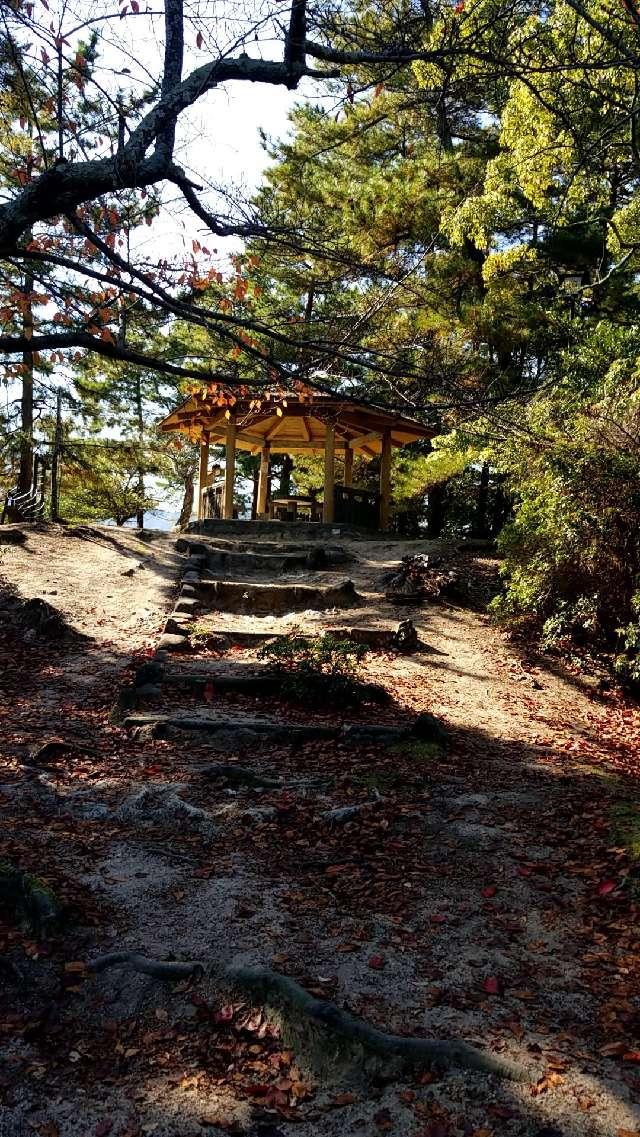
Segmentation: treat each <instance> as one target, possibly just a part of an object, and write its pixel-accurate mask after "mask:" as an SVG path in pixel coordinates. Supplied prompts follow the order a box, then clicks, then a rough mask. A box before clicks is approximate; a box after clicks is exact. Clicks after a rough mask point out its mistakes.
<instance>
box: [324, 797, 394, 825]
mask: <svg viewBox="0 0 640 1137" xmlns="http://www.w3.org/2000/svg"><path fill="white" fill-rule="evenodd" d="M383 800H384V799H383V798H381V797H377V798H372V799H371V801H363V802H360V804H359V805H342V806H338V807H337V808H336V809H328V810H327V811H326V813H322V814H321V815H320V816H321V820H322V821H328V822H329V825H344V824H345V823H346V822H347V821H353V819H354V817H357V816H358V814H360V813H362V812H364V811H366V810H369V809H374V808H375V807H376V806H378V805H382V803H383Z"/></svg>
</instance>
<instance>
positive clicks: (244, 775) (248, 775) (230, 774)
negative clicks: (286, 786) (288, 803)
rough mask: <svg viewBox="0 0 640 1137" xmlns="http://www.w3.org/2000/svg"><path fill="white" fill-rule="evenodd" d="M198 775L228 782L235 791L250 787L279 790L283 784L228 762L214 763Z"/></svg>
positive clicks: (204, 767) (201, 770)
mask: <svg viewBox="0 0 640 1137" xmlns="http://www.w3.org/2000/svg"><path fill="white" fill-rule="evenodd" d="M198 773H199V774H200V775H201V776H202V777H203V778H207V779H208V780H211V781H221V782H226V783H227V785H228V786H231V787H233V789H235V788H236V787H238V786H248V787H249V788H250V789H260V790H279V789H282V788H283V783H282V782H279V781H277V779H276V778H264V777H263V776H262V775H261V774H256V773H255V772H254V771H253V770H250V769H249V768H248V767H247V766H234V765H232V764H231V763H228V762H214V763H213V764H212V765H211V766H203V767H202V769H200V770H199V771H198Z"/></svg>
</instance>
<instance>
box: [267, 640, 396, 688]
mask: <svg viewBox="0 0 640 1137" xmlns="http://www.w3.org/2000/svg"><path fill="white" fill-rule="evenodd" d="M366 651H367V648H366V645H365V644H359V643H355V642H354V641H353V640H349V639H338V637H337V636H333V635H331V633H330V632H326V633H325V634H324V635H322V636H313V637H310V636H304V635H302V634H301V633H299V632H293V633H292V634H291V635H288V636H282V637H281V638H280V639H278V640H273V641H272V642H270V643H267V644H265V645H264V646H263V647H261V648H260V651H259V652H258V658H259V659H267V660H269V661H270V662H271V663H272V664H273V666H274V668H275V670H277V671H278V672H279V673H280V674H281V675H282V692H283V694H284V695H285V696H288V697H292V698H297V699H302V700H308V699H311V698H313V697H314V696H317V695H318V693H321V694H322V695H324V696H325V697H326V698H328V699H330V698H338V697H339V698H341V699H342V700H343V701H347V702H350V703H359V702H364V701H366V700H367V699H371V698H376V697H377V698H378V699H379V698H380V696H381V694H382V692H383V689H382V688H378V687H376V686H375V685H374V684H367V683H361V682H359V681H358V679H357V678H356V671H357V669H358V667H359V666H360V664H361V663H362V661H363V659H364V656H365V655H366Z"/></svg>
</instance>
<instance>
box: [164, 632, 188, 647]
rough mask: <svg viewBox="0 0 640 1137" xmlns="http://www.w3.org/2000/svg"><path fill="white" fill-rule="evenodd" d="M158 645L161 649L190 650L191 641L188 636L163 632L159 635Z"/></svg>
mask: <svg viewBox="0 0 640 1137" xmlns="http://www.w3.org/2000/svg"><path fill="white" fill-rule="evenodd" d="M158 647H159V648H160V650H161V651H190V649H191V642H190V640H189V637H188V636H185V635H178V634H176V633H171V632H165V633H164V634H163V635H161V636H160V639H159V641H158Z"/></svg>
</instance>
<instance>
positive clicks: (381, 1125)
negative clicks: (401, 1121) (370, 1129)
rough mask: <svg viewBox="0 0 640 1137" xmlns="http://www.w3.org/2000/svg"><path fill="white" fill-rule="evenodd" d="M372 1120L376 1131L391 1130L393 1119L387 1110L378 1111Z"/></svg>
mask: <svg viewBox="0 0 640 1137" xmlns="http://www.w3.org/2000/svg"><path fill="white" fill-rule="evenodd" d="M373 1120H374V1123H375V1127H376V1129H381V1130H382V1131H383V1132H385V1131H387V1130H389V1129H393V1119H392V1117H391V1114H390V1113H389V1110H388V1109H379V1110H378V1112H377V1113H374V1115H373Z"/></svg>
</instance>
